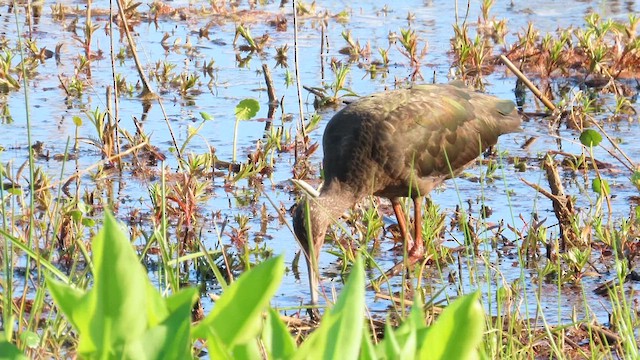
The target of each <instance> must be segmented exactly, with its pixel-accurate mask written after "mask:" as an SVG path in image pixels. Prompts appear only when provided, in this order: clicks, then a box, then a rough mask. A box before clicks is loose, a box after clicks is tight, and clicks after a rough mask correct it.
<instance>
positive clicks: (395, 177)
mask: <svg viewBox="0 0 640 360" xmlns="http://www.w3.org/2000/svg"><path fill="white" fill-rule="evenodd" d="M520 122H521V119H520V117H519V116H518V114H517V111H516V110H515V104H514V103H513V102H512V101H509V100H500V99H498V98H496V97H493V96H489V95H484V94H481V93H477V92H473V91H471V90H469V89H467V88H466V87H464V86H463V85H462V84H461V83H460V84H458V83H452V84H447V85H419V86H414V87H412V88H409V89H401V90H394V91H387V92H381V93H377V94H373V95H370V96H367V97H362V98H360V99H358V100H357V101H355V102H353V103H351V104H349V105H348V106H346V107H345V108H344V109H342V110H341V111H339V112H338V113H337V114H336V115H335V116H334V117H333V118H332V119H331V120H330V121H329V123H328V124H327V127H326V129H325V131H324V137H323V141H322V146H323V148H324V161H323V165H324V184H323V186H322V188H321V190H320V196H319V197H317V198H304V199H302V200H301V201H300V202H299V203H298V204H297V206H296V208H295V210H294V215H293V225H294V230H295V233H296V237H297V238H298V240H299V241H300V244H301V245H302V247H303V248H304V250H305V252H306V255H307V264H308V265H309V280H310V285H311V292H312V303H314V304H315V303H317V292H316V291H317V276H315V275H314V274H315V271H314V270H313V269H316V268H317V264H315V263H316V262H317V259H318V255H319V253H320V250H321V248H322V244H323V243H324V238H325V235H326V231H327V227H328V226H329V225H330V224H331V222H332V221H334V220H335V219H337V218H339V217H340V216H341V215H342V214H343V212H344V211H345V210H346V209H348V208H350V207H351V206H353V205H354V204H355V203H356V202H357V201H358V200H360V199H361V198H362V197H364V196H366V195H370V194H373V195H377V196H382V197H386V198H389V199H391V202H392V204H393V208H394V210H395V212H396V218H397V220H398V224H399V226H400V230H401V233H402V236H403V238H404V240H405V241H407V249H408V251H409V258H410V260H411V261H412V262H414V261H417V260H419V259H420V258H422V257H423V255H424V248H423V244H422V243H423V242H422V238H421V231H419V229H421V226H420V221H421V217H422V215H421V212H420V211H421V204H422V203H421V201H422V199H423V197H424V196H425V195H427V194H428V193H429V192H430V191H431V190H432V189H433V188H434V187H436V186H437V185H438V184H440V183H441V182H442V181H444V180H445V179H447V178H450V177H451V171H450V168H449V164H450V166H451V169H452V170H453V173H454V174H456V173H458V172H460V171H461V170H462V169H463V168H464V167H465V166H467V165H468V164H469V163H471V162H473V160H474V159H476V158H477V157H478V156H479V155H480V154H481V153H482V152H483V151H484V150H485V149H486V148H488V147H489V146H491V145H494V144H495V143H496V142H497V140H498V137H499V136H500V135H502V134H506V133H511V132H515V131H518V130H519V128H520ZM400 197H411V198H413V200H414V211H415V221H414V225H415V230H414V234H413V239H412V238H411V236H410V235H409V233H408V231H407V226H406V221H405V217H404V214H403V212H402V207H401V206H400V200H399V198H400ZM307 205H308V209H309V225H310V229H308V230H310V233H311V234H312V238H311V239H308V238H307V234H308V231H307V226H306V217H305V209H306V208H307ZM314 264H315V266H314Z"/></svg>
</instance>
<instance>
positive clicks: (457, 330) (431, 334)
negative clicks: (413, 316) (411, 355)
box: [418, 291, 484, 359]
mask: <svg viewBox="0 0 640 360" xmlns="http://www.w3.org/2000/svg"><path fill="white" fill-rule="evenodd" d="M479 297H480V292H478V291H476V292H475V293H473V294H469V295H465V296H463V297H461V298H459V299H457V300H456V301H454V302H453V303H451V305H449V306H448V307H447V308H446V309H445V310H444V311H443V312H442V314H441V315H440V317H439V318H438V320H437V321H436V323H435V324H434V325H433V326H431V327H430V328H429V331H428V332H427V334H426V336H425V338H424V339H423V341H421V345H422V346H421V348H420V352H419V353H418V357H419V358H420V359H474V358H476V357H477V354H478V352H477V348H478V346H479V345H480V342H481V341H482V334H483V331H484V330H483V329H484V311H483V309H482V306H481V305H480V302H479V301H478V298H479Z"/></svg>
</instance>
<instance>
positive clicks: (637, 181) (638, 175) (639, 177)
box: [631, 170, 640, 190]
mask: <svg viewBox="0 0 640 360" xmlns="http://www.w3.org/2000/svg"><path fill="white" fill-rule="evenodd" d="M631 183H632V184H633V186H635V187H636V189H638V190H640V171H638V170H636V171H634V172H633V175H631Z"/></svg>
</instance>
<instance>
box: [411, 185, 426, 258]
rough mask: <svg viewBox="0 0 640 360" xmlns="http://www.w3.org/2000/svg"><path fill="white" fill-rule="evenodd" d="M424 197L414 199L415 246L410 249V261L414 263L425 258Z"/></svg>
mask: <svg viewBox="0 0 640 360" xmlns="http://www.w3.org/2000/svg"><path fill="white" fill-rule="evenodd" d="M422 199H423V198H422V196H418V197H415V198H413V214H414V218H413V229H414V232H413V244H412V246H411V248H409V250H408V251H409V260H410V261H411V262H412V263H414V262H416V261H419V260H420V259H422V257H423V256H424V244H423V241H422Z"/></svg>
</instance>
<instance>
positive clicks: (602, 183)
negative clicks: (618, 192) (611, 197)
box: [591, 177, 611, 196]
mask: <svg viewBox="0 0 640 360" xmlns="http://www.w3.org/2000/svg"><path fill="white" fill-rule="evenodd" d="M591 189H592V190H593V192H595V193H596V194H598V195H601V196H602V195H604V194H603V190H604V191H605V192H606V193H607V194H611V190H610V189H609V182H608V181H607V180H605V179H601V178H599V177H596V178H594V179H593V180H592V181H591Z"/></svg>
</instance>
